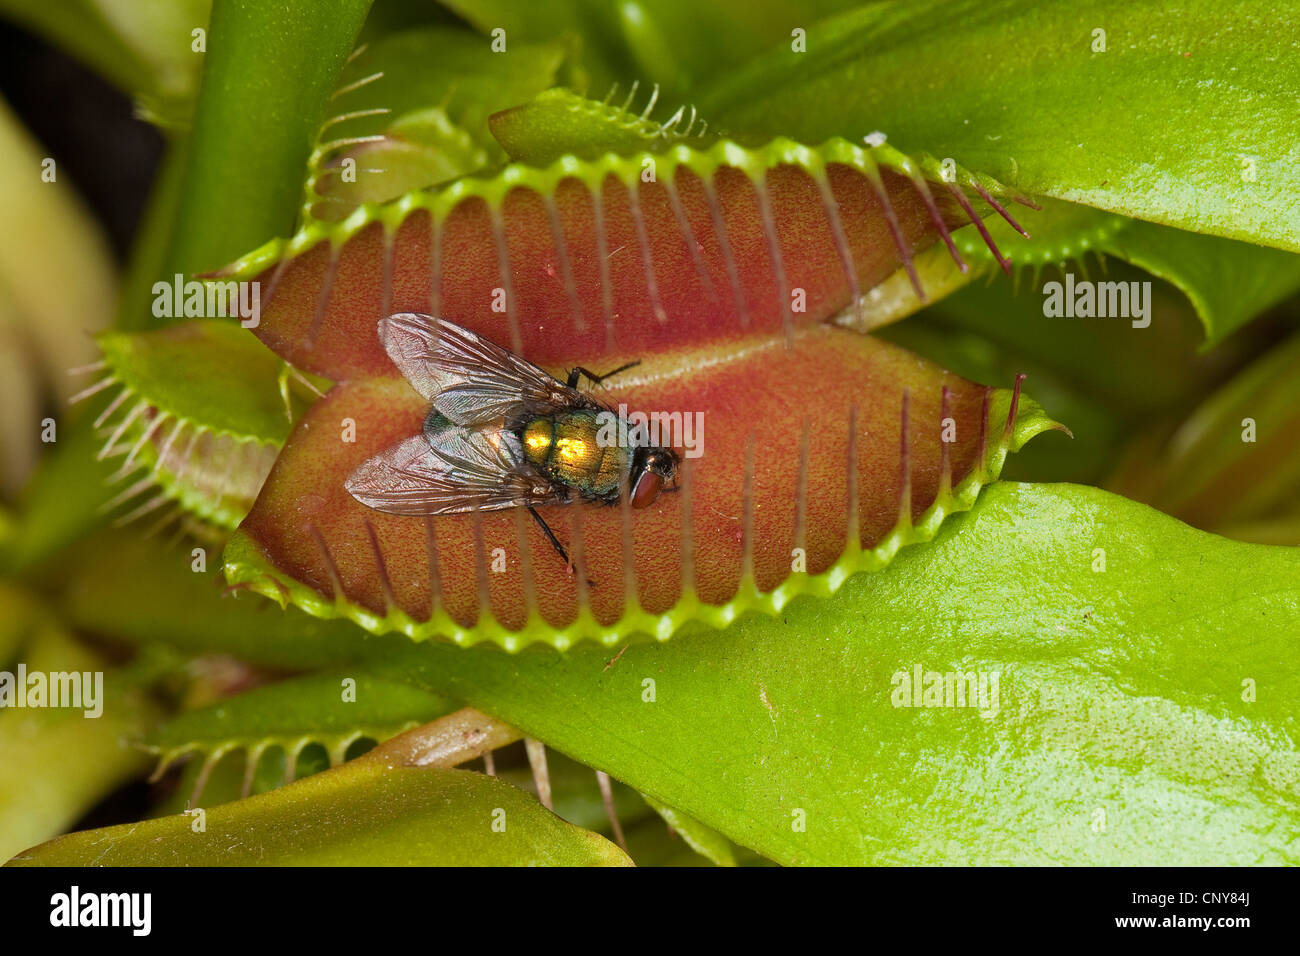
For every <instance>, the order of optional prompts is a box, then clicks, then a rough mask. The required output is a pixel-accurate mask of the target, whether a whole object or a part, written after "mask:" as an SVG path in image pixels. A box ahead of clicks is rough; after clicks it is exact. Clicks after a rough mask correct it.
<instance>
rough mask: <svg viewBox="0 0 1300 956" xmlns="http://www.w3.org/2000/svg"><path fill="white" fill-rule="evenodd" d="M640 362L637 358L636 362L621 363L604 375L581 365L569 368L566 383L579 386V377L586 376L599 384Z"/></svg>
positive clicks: (572, 386) (570, 385) (570, 386)
mask: <svg viewBox="0 0 1300 956" xmlns="http://www.w3.org/2000/svg"><path fill="white" fill-rule="evenodd" d="M640 364H641V360H640V359H637V360H636V361H635V362H628V363H627V364H626V365H620V366H619V367H618V368H616V369H614V371H612V372H606V373H605V374H604V375H597V374H595V373H594V372H589V371H587V370H586V369H585V368H583V367H582V366H581V365H579V366H578V367H577V368H571V369H569V380H568V381H567V382H565V383H564V384H565V385H567V386H569V388H577V386H578V379H579V378H583V377H585V378H587V379H589V380H590V381H591V382H592V384H594V385H599V384H600V383H601V382H603V381H605V379H607V378H613V377H614V376H615V375H617V374H618V373H619V372H626V371H627V370H628V369H630V368H634V367H636V366H638V365H640Z"/></svg>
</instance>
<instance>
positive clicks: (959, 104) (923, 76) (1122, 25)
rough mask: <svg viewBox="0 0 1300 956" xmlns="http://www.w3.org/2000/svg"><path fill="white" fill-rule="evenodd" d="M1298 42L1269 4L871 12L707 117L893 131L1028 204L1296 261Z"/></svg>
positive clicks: (1020, 0) (745, 71) (759, 74)
mask: <svg viewBox="0 0 1300 956" xmlns="http://www.w3.org/2000/svg"><path fill="white" fill-rule="evenodd" d="M1099 31H1102V32H1103V33H1104V37H1103V36H1102V34H1101V33H1099ZM1294 32H1295V23H1294V18H1293V16H1292V13H1291V11H1290V10H1289V9H1287V8H1283V7H1279V6H1278V5H1277V4H1274V3H1270V2H1267V0H1244V2H1241V3H1235V4H1233V5H1231V6H1230V7H1229V6H1225V5H1223V4H1219V3H1214V2H1212V0H1193V2H1189V3H1183V4H1179V5H1178V6H1176V7H1161V6H1153V5H1134V4H1131V3H1126V2H1123V0H1083V2H1079V3H1071V4H1043V3H1037V2H1034V0H1000V2H990V0H959V2H952V0H926V2H919V3H918V2H909V3H902V2H885V3H875V4H871V5H869V6H866V7H863V8H861V9H858V10H855V11H853V12H851V13H847V14H845V15H843V16H842V17H838V18H836V19H834V20H831V21H827V22H825V23H823V24H821V25H820V26H818V27H815V28H812V29H810V30H809V33H808V42H807V46H808V52H807V53H795V52H792V51H791V50H790V49H789V48H785V49H777V50H775V51H773V52H772V53H770V54H768V55H767V56H764V57H761V58H759V59H757V60H756V61H754V62H753V63H751V64H750V65H749V66H748V67H746V68H742V69H741V70H739V71H737V72H736V73H733V74H732V75H730V76H728V77H726V79H724V80H723V81H721V82H720V83H719V84H718V85H717V86H716V87H715V88H714V89H713V90H711V91H710V92H709V93H708V94H706V95H705V96H704V97H703V98H702V106H703V108H704V112H705V115H706V116H708V117H709V119H710V122H711V123H712V124H717V125H720V126H722V127H724V128H726V129H727V130H728V131H730V132H731V133H732V134H733V135H741V134H753V135H757V136H768V135H774V134H777V133H780V134H781V135H785V136H789V137H791V138H793V139H797V140H802V141H804V142H820V141H821V140H822V139H825V138H826V137H828V136H833V135H842V136H845V137H847V138H850V139H857V138H860V137H862V136H864V135H867V134H869V133H871V132H873V131H883V132H885V133H887V134H888V136H889V138H890V142H891V143H893V144H894V145H896V146H898V147H899V148H900V149H902V150H903V151H904V152H910V151H915V150H926V151H929V152H930V153H932V154H934V155H936V156H940V157H952V158H953V159H955V160H956V161H957V162H959V163H962V164H964V165H966V166H969V167H970V168H972V169H978V170H981V171H982V172H985V173H987V174H989V175H991V176H994V177H996V178H997V179H998V180H1000V181H1001V182H1003V183H1005V184H1007V185H1008V186H1011V187H1014V188H1019V189H1022V190H1026V191H1028V192H1030V193H1036V194H1040V195H1045V196H1050V197H1053V198H1057V199H1066V200H1070V201H1072V202H1078V203H1083V204H1086V205H1090V206H1096V207H1098V208H1100V209H1105V210H1109V211H1111V212H1116V213H1120V214H1123V215H1127V216H1135V217H1137V218H1140V219H1147V220H1151V221H1153V222H1160V223H1165V224H1167V225H1174V226H1178V227H1180V228H1183V229H1189V230H1192V231H1196V232H1206V233H1212V234H1214V235H1220V236H1226V237H1228V238H1234V239H1245V240H1249V241H1252V242H1257V243H1261V244H1265V245H1272V246H1278V247H1280V248H1284V249H1290V250H1292V251H1300V205H1297V204H1296V202H1295V195H1296V192H1297V190H1298V189H1300V144H1298V143H1297V141H1296V139H1295V137H1294V135H1293V130H1294V126H1295V123H1294V120H1295V103H1296V100H1297V98H1300V53H1298V52H1297V49H1296V48H1295V47H1294V46H1293V45H1290V44H1286V43H1279V42H1278V38H1279V37H1286V36H1291V35H1292V34H1294ZM1103 39H1104V45H1105V49H1104V51H1102V50H1101V43H1102V41H1103ZM1246 64H1249V67H1247V66H1246Z"/></svg>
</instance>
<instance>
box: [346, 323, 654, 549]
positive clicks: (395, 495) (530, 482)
mask: <svg viewBox="0 0 1300 956" xmlns="http://www.w3.org/2000/svg"><path fill="white" fill-rule="evenodd" d="M379 340H380V342H381V343H382V344H383V346H384V350H385V351H386V352H387V353H388V355H389V357H390V358H391V359H392V360H393V363H394V364H395V365H396V366H397V368H398V370H399V371H401V373H402V375H403V376H405V378H406V380H407V381H408V382H410V383H411V386H412V387H413V388H415V390H416V391H417V392H419V393H420V394H421V395H422V396H424V397H425V398H426V399H428V400H429V402H430V408H429V412H428V414H427V416H426V417H425V422H424V428H423V429H422V432H421V434H419V435H414V436H412V437H410V438H407V439H405V440H404V441H401V442H398V443H397V444H396V445H394V446H392V447H391V448H388V449H387V450H385V451H384V452H382V453H381V454H379V455H376V456H375V457H373V458H371V459H369V460H368V461H366V462H365V463H363V464H362V465H361V466H360V467H359V468H357V470H356V471H354V472H353V473H352V476H351V477H350V478H349V479H348V481H347V489H348V491H349V492H351V494H352V496H353V497H354V498H356V499H357V500H358V501H360V502H361V503H362V504H364V505H366V506H368V507H370V508H374V509H375V510H377V511H384V512H388V513H390V514H402V515H444V514H462V513H466V512H472V511H499V510H503V509H506V508H526V509H527V510H528V513H529V514H530V515H532V517H533V519H534V520H535V521H536V522H537V523H538V525H539V526H540V527H541V529H542V531H543V532H544V533H545V534H546V537H547V540H549V541H550V543H551V545H552V547H554V548H555V550H556V552H557V553H558V554H559V555H560V557H561V558H563V559H564V561H565V563H569V556H568V553H567V552H566V551H565V550H564V547H563V545H561V544H560V542H559V540H558V539H557V538H556V536H555V534H554V532H552V531H551V529H550V527H549V526H548V525H547V524H546V521H545V520H544V519H543V518H542V516H541V515H539V514H538V513H537V511H536V508H537V507H538V506H540V505H553V504H567V503H570V502H575V501H587V502H594V503H599V504H607V505H610V504H617V503H618V502H619V501H620V500H621V498H622V495H623V488H624V482H625V481H626V487H627V489H628V492H627V494H628V502H629V504H630V505H631V506H632V507H633V508H645V507H648V506H649V505H651V504H652V503H653V502H654V501H655V500H656V499H657V498H658V497H659V494H660V492H662V491H663V490H664V489H665V487H666V486H667V485H668V484H669V483H670V482H672V481H673V479H674V478H675V477H676V475H677V469H678V465H679V459H678V457H677V453H676V452H674V451H673V450H672V449H670V448H660V447H657V446H654V445H651V444H649V442H648V441H646V440H644V433H643V432H640V431H638V430H637V429H635V428H633V429H628V428H626V427H625V426H626V423H624V422H620V423H619V424H620V425H623V426H624V427H622V428H620V429H618V431H619V433H621V434H629V435H631V436H633V440H632V441H628V442H626V443H623V444H620V443H617V442H608V441H602V440H601V435H602V431H601V430H602V426H603V425H605V424H607V423H608V422H609V421H610V416H615V415H616V413H615V412H613V411H612V410H611V409H609V408H607V407H606V406H605V405H603V404H602V403H600V402H598V401H596V400H595V399H594V398H592V397H591V396H590V395H587V394H584V393H583V392H580V391H578V388H577V385H578V382H579V381H580V380H581V379H582V378H584V377H585V378H587V379H589V380H590V381H591V382H593V383H596V384H599V383H600V382H602V381H604V380H605V379H607V378H609V377H611V376H613V375H617V374H618V373H619V372H623V371H626V370H627V369H629V368H631V367H632V366H634V365H636V364H637V363H635V362H632V363H630V364H628V365H624V366H620V367H619V368H616V369H614V370H613V371H611V372H606V373H605V374H603V375H595V374H593V373H591V372H589V371H587V370H586V369H584V368H581V367H579V368H575V369H573V370H571V371H570V372H569V376H568V380H567V381H566V382H561V381H559V380H558V379H556V378H553V377H552V376H551V375H549V374H547V373H546V372H544V371H542V370H541V369H540V368H538V367H537V366H536V365H533V364H532V363H530V362H527V361H525V360H524V359H522V358H520V357H519V356H517V355H515V354H514V353H512V352H509V351H507V350H506V349H503V348H501V347H500V346H499V345H496V344H494V343H492V342H489V341H488V340H486V339H484V338H482V337H481V336H479V335H476V334H474V333H473V332H470V331H469V330H468V329H465V328H462V327H460V326H459V325H456V324H454V323H452V322H448V321H446V320H445V319H438V318H434V317H433V316H429V315H423V314H421V313H418V312H400V313H397V314H395V315H390V316H388V317H387V318H385V319H381V320H380V321H379Z"/></svg>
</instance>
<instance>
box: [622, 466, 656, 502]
mask: <svg viewBox="0 0 1300 956" xmlns="http://www.w3.org/2000/svg"><path fill="white" fill-rule="evenodd" d="M663 486H664V480H663V477H662V476H660V475H657V474H655V473H654V472H653V471H651V470H650V469H648V468H647V469H646V470H645V471H643V472H641V474H640V475H638V476H637V479H636V484H635V485H633V487H632V497H631V502H630V503H631V505H632V507H633V508H648V507H650V505H652V504H654V500H655V499H656V498H658V497H659V492H660V491H661V490H662V489H663Z"/></svg>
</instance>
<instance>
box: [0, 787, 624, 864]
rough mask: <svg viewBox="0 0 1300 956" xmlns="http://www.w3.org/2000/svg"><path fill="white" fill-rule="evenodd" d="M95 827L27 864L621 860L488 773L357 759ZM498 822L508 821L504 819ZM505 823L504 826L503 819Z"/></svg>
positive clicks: (609, 847)
mask: <svg viewBox="0 0 1300 956" xmlns="http://www.w3.org/2000/svg"><path fill="white" fill-rule="evenodd" d="M205 815H206V820H205V830H204V832H200V833H196V832H194V829H193V824H194V822H195V819H194V817H193V816H191V815H188V814H177V815H174V816H168V817H162V818H159V819H156V820H146V821H144V822H142V823H132V824H124V825H122V826H116V827H107V828H104V829H100V830H86V831H82V832H80V833H73V834H69V835H68V836H64V837H60V838H59V839H57V840H52V841H50V842H49V843H46V844H43V845H42V846H39V847H35V848H33V849H31V850H28V851H26V852H24V853H20V854H18V856H16V857H15V858H14V859H13V860H12V861H11V864H13V865H19V866H85V865H88V864H90V863H94V864H95V865H97V866H239V865H259V866H620V865H627V864H628V863H629V862H630V861H629V860H628V858H627V856H626V854H624V853H623V852H622V851H621V850H619V849H618V847H616V846H614V845H613V844H612V843H609V842H608V841H607V840H605V839H604V838H602V837H600V836H597V835H596V834H594V833H591V832H589V831H586V830H582V829H579V828H578V827H575V826H573V825H572V824H569V823H565V822H564V821H563V820H561V819H560V818H559V817H557V816H555V815H554V814H552V813H550V812H549V811H547V810H545V809H543V808H542V807H541V805H539V804H538V803H537V801H536V800H534V799H533V797H532V796H531V795H529V794H526V793H524V792H523V791H521V790H518V789H516V788H514V787H512V786H510V785H509V784H507V783H503V782H502V781H500V780H496V779H494V778H492V777H488V776H485V775H484V774H480V773H471V772H467V771H463V770H431V769H422V768H414V767H397V768H391V769H390V768H386V767H383V766H381V765H378V764H376V763H373V762H360V761H357V762H353V763H350V764H347V765H345V766H343V767H340V768H338V769H337V770H333V771H330V772H328V773H321V774H316V775H314V776H311V777H307V778H305V779H303V780H299V781H298V782H297V783H294V784H291V785H290V786H287V787H283V788H281V789H279V790H275V791H273V792H271V793H267V794H260V795H258V796H254V797H250V798H248V799H247V800H240V801H238V802H236V803H227V804H222V805H221V806H217V807H211V808H209V809H207V810H206V811H205ZM494 822H497V827H496V828H494V826H493V824H494ZM502 824H503V825H504V827H503V828H502Z"/></svg>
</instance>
